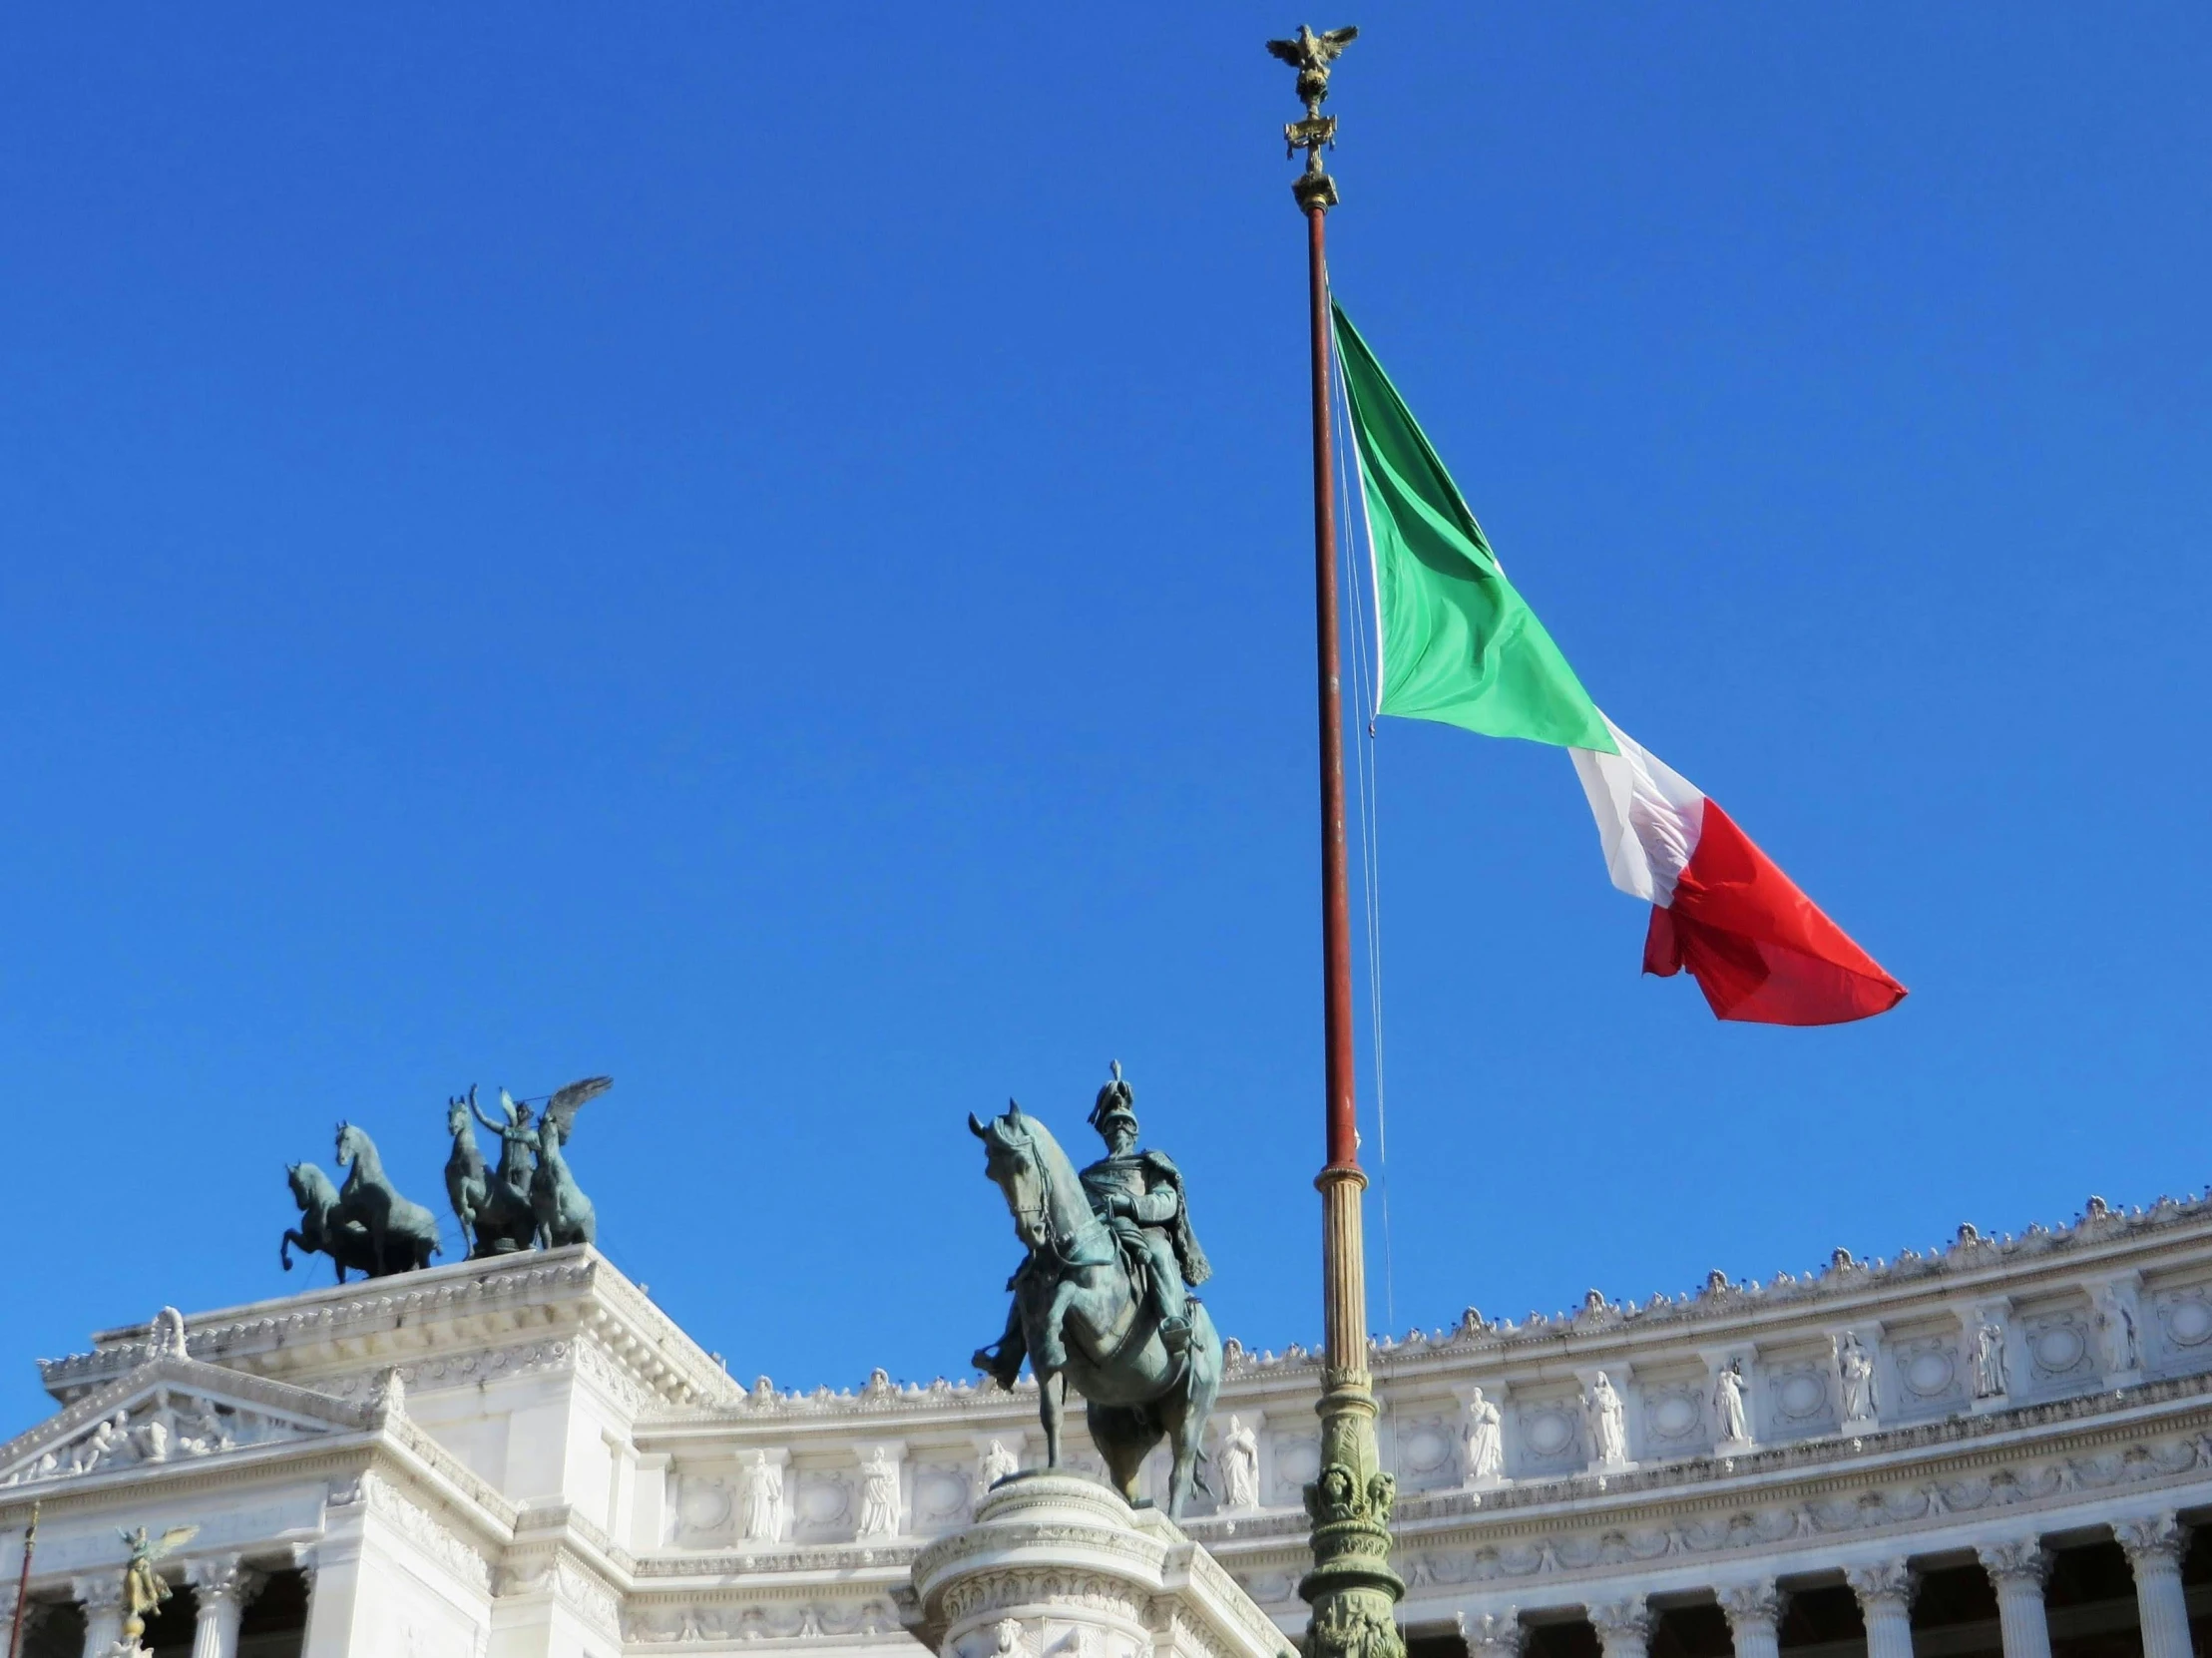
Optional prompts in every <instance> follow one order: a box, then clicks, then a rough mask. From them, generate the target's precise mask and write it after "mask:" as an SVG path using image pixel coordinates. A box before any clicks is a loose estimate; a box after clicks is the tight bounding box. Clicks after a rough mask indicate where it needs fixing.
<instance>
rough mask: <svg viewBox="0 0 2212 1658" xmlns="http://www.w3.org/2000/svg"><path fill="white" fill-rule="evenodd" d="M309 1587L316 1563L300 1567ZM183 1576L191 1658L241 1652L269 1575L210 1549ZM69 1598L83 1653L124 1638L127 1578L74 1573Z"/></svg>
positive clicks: (93, 1655) (98, 1652)
mask: <svg viewBox="0 0 2212 1658" xmlns="http://www.w3.org/2000/svg"><path fill="white" fill-rule="evenodd" d="M298 1569H299V1570H300V1572H301V1574H302V1575H303V1576H304V1577H306V1579H307V1582H308V1585H309V1588H310V1592H311V1591H312V1585H313V1582H314V1574H313V1568H312V1566H310V1565H307V1564H304V1563H302V1564H301V1565H300V1567H299V1568H298ZM185 1581H186V1582H187V1583H189V1584H190V1585H191V1586H192V1592H193V1602H194V1608H195V1610H194V1617H193V1634H192V1658H237V1652H238V1628H239V1625H240V1623H241V1622H242V1621H243V1619H244V1616H245V1608H246V1604H247V1603H248V1602H249V1601H251V1600H252V1598H253V1597H254V1596H255V1595H256V1594H258V1593H260V1591H261V1587H262V1585H263V1584H265V1583H266V1582H267V1581H268V1576H267V1573H266V1572H265V1571H261V1570H257V1569H255V1568H254V1567H252V1566H249V1565H247V1564H246V1563H245V1561H244V1559H243V1558H242V1557H241V1556H239V1555H235V1554H219V1555H212V1556H208V1557H205V1558H201V1559H197V1560H189V1561H187V1562H186V1563H185ZM69 1594H70V1598H71V1599H72V1600H74V1601H75V1602H76V1603H77V1607H78V1610H79V1611H80V1612H82V1613H83V1615H84V1620H85V1647H84V1658H107V1654H108V1651H109V1649H110V1648H112V1647H114V1646H115V1645H116V1644H117V1643H118V1642H119V1641H121V1640H122V1639H123V1580H122V1575H121V1574H120V1573H117V1572H104V1573H102V1574H101V1575H99V1576H98V1577H78V1578H73V1579H72V1580H71V1582H70V1585H69Z"/></svg>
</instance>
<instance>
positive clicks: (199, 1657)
mask: <svg viewBox="0 0 2212 1658" xmlns="http://www.w3.org/2000/svg"><path fill="white" fill-rule="evenodd" d="M185 1577H186V1580H187V1581H188V1582H190V1583H191V1584H192V1586H193V1591H194V1593H195V1594H196V1595H197V1596H198V1597H199V1602H200V1613H199V1616H198V1617H197V1618H196V1619H195V1620H194V1623H193V1631H192V1658H237V1654H238V1619H239V1617H240V1616H241V1615H242V1614H243V1613H244V1611H245V1603H246V1602H247V1601H249V1600H251V1599H252V1598H253V1597H254V1595H256V1594H257V1593H259V1592H260V1587H261V1581H262V1579H261V1574H260V1573H259V1572H257V1571H254V1570H253V1569H252V1568H251V1567H249V1566H247V1565H246V1564H245V1563H244V1562H243V1561H241V1560H240V1559H239V1558H238V1557H237V1556H236V1555H235V1554H219V1555H216V1556H214V1557H212V1558H210V1559H206V1560H195V1561H193V1562H192V1564H190V1565H189V1566H187V1567H186V1568H185Z"/></svg>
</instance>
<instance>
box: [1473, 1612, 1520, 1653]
mask: <svg viewBox="0 0 2212 1658" xmlns="http://www.w3.org/2000/svg"><path fill="white" fill-rule="evenodd" d="M1527 1633H1528V1631H1527V1629H1526V1628H1525V1627H1524V1626H1523V1624H1522V1622H1521V1614H1520V1612H1519V1611H1517V1610H1516V1609H1515V1608H1513V1607H1511V1606H1509V1607H1507V1608H1506V1609H1505V1610H1504V1611H1502V1612H1462V1613H1461V1614H1460V1636H1461V1638H1462V1639H1464V1640H1465V1641H1466V1642H1467V1658H1521V1645H1522V1639H1523V1637H1524V1636H1525V1635H1526V1634H1527Z"/></svg>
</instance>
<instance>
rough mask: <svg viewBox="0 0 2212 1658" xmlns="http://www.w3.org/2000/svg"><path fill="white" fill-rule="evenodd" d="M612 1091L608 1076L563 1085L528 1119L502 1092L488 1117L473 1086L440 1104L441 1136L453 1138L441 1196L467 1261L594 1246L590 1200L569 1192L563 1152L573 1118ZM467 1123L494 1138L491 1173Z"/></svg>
mask: <svg viewBox="0 0 2212 1658" xmlns="http://www.w3.org/2000/svg"><path fill="white" fill-rule="evenodd" d="M614 1085H615V1079H614V1078H613V1077H612V1076H587V1077H585V1078H584V1079H583V1080H582V1081H581V1082H571V1083H570V1084H569V1085H568V1086H567V1087H565V1088H563V1089H561V1090H560V1091H559V1092H558V1093H556V1094H554V1096H553V1097H552V1098H551V1099H549V1100H547V1101H546V1108H545V1114H544V1115H543V1116H542V1117H537V1118H535V1119H533V1116H532V1113H531V1109H530V1107H529V1105H528V1104H526V1103H525V1102H523V1101H521V1100H518V1099H517V1098H515V1096H514V1095H513V1094H511V1093H509V1092H508V1091H507V1090H506V1089H505V1088H502V1089H500V1090H499V1113H500V1114H499V1115H498V1116H496V1117H494V1116H488V1115H486V1114H485V1112H484V1110H483V1108H482V1107H481V1106H479V1105H478V1104H477V1103H476V1089H475V1088H473V1087H471V1088H470V1089H469V1091H468V1095H467V1097H466V1098H458V1097H457V1098H453V1099H449V1100H447V1101H446V1132H447V1133H449V1134H451V1135H452V1136H453V1154H452V1155H451V1156H450V1157H448V1158H447V1159H446V1165H445V1189H446V1197H447V1199H448V1200H449V1201H450V1202H451V1203H452V1205H453V1215H454V1218H455V1219H456V1220H458V1221H459V1222H460V1223H461V1236H462V1238H463V1240H464V1241H465V1242H466V1243H467V1245H468V1249H469V1254H470V1256H471V1257H472V1258H477V1259H481V1258H483V1257H484V1256H487V1255H510V1254H513V1253H515V1252H516V1251H518V1250H525V1249H529V1248H530V1247H531V1246H532V1245H533V1244H535V1245H536V1246H537V1247H539V1248H541V1249H558V1248H560V1247H561V1246H562V1245H563V1244H577V1243H596V1242H598V1241H599V1223H598V1219H597V1216H596V1215H595V1214H594V1212H593V1209H592V1200H591V1199H590V1198H588V1197H586V1196H585V1195H584V1192H583V1189H582V1188H581V1187H579V1186H578V1185H577V1183H576V1176H575V1174H573V1173H572V1172H571V1171H570V1169H569V1163H568V1158H567V1156H566V1155H565V1153H564V1150H563V1148H564V1147H565V1146H567V1144H568V1142H569V1136H570V1135H571V1134H572V1133H574V1132H575V1129H576V1113H577V1112H578V1111H579V1110H580V1109H581V1108H582V1107H583V1106H584V1105H585V1104H586V1103H587V1102H588V1101H590V1100H594V1099H597V1098H598V1097H599V1096H600V1095H601V1094H603V1093H605V1092H606V1091H607V1090H608V1089H609V1088H611V1087H613V1086H614ZM471 1117H474V1118H475V1119H476V1122H480V1123H482V1124H483V1125H484V1126H485V1127H486V1128H488V1129H490V1130H491V1131H492V1132H493V1133H495V1134H497V1135H498V1136H499V1139H500V1154H499V1167H498V1168H497V1169H496V1170H495V1169H487V1168H486V1167H485V1163H484V1153H483V1151H482V1149H481V1148H480V1147H479V1146H478V1145H477V1143H476V1128H475V1126H474V1124H472V1123H471V1122H470V1120H469V1119H470V1118H471Z"/></svg>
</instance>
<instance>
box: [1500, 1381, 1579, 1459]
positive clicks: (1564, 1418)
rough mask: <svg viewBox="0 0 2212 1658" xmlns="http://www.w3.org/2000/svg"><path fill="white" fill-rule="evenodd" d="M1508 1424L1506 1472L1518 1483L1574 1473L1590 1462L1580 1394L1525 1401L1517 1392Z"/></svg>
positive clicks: (1509, 1410)
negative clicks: (1509, 1428) (1509, 1425)
mask: <svg viewBox="0 0 2212 1658" xmlns="http://www.w3.org/2000/svg"><path fill="white" fill-rule="evenodd" d="M1506 1420H1507V1422H1508V1423H1509V1424H1511V1427H1512V1431H1511V1432H1510V1433H1508V1434H1507V1436H1506V1471H1507V1473H1509V1474H1511V1475H1512V1476H1513V1477H1514V1478H1516V1479H1529V1478H1543V1477H1545V1476H1547V1475H1556V1474H1561V1473H1571V1472H1574V1471H1575V1470H1577V1469H1579V1468H1580V1467H1581V1466H1582V1464H1583V1463H1584V1462H1585V1461H1587V1460H1588V1458H1587V1456H1586V1455H1585V1454H1584V1452H1583V1449H1582V1401H1581V1395H1580V1394H1579V1393H1577V1392H1571V1391H1567V1392H1561V1393H1558V1394H1553V1395H1543V1396H1538V1397H1534V1398H1525V1397H1522V1396H1521V1395H1520V1393H1519V1392H1518V1391H1517V1392H1516V1395H1515V1397H1514V1399H1513V1402H1512V1404H1511V1405H1510V1407H1509V1408H1508V1411H1507V1417H1506Z"/></svg>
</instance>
